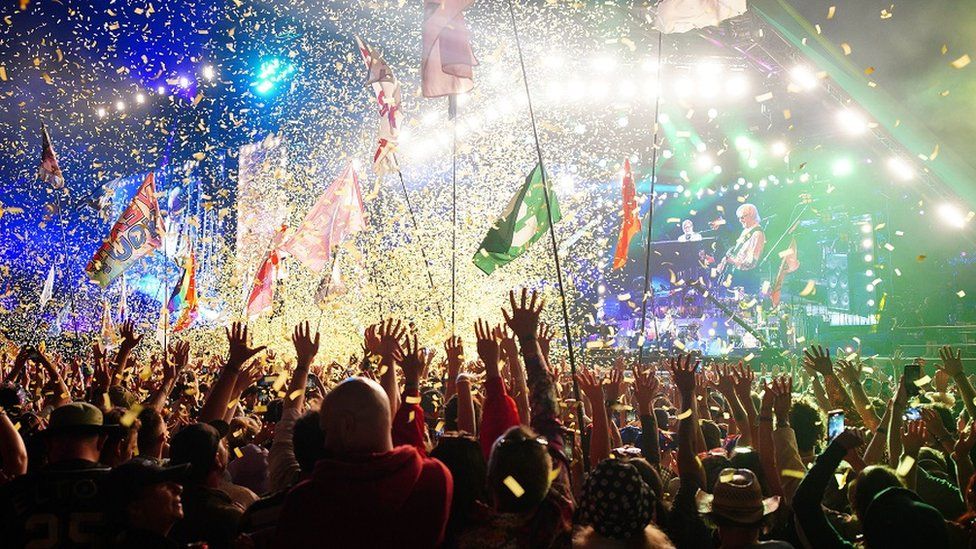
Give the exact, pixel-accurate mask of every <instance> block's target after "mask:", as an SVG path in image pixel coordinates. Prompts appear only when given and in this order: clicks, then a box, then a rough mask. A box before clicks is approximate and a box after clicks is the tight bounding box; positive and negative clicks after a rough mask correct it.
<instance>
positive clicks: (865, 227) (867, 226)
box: [861, 223, 873, 234]
mask: <svg viewBox="0 0 976 549" xmlns="http://www.w3.org/2000/svg"><path fill="white" fill-rule="evenodd" d="M872 230H873V229H871V224H870V223H862V224H861V232H862V233H864V234H871V231H872Z"/></svg>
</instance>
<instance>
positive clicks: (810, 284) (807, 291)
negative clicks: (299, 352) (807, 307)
mask: <svg viewBox="0 0 976 549" xmlns="http://www.w3.org/2000/svg"><path fill="white" fill-rule="evenodd" d="M816 292H817V281H816V280H808V281H807V285H806V286H805V287H804V288H803V290H801V291H800V297H806V296H808V295H815V294H816Z"/></svg>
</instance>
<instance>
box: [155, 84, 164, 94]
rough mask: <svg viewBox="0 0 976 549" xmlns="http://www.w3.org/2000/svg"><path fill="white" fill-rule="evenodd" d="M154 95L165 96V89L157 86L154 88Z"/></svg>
mask: <svg viewBox="0 0 976 549" xmlns="http://www.w3.org/2000/svg"><path fill="white" fill-rule="evenodd" d="M156 93H157V94H159V95H166V88H165V87H163V86H158V87H157V88H156Z"/></svg>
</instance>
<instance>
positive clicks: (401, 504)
mask: <svg viewBox="0 0 976 549" xmlns="http://www.w3.org/2000/svg"><path fill="white" fill-rule="evenodd" d="M406 355H407V358H406V359H405V360H404V366H405V367H404V377H405V380H406V390H405V391H404V398H403V402H404V405H403V406H401V407H400V409H399V410H398V411H397V417H396V420H395V421H396V422H397V423H398V424H399V423H404V424H406V425H405V426H407V427H408V428H407V429H403V428H401V429H397V432H398V433H403V432H406V433H408V435H407V436H403V435H399V434H398V436H397V438H398V439H401V440H404V439H406V440H404V442H408V444H404V445H402V446H397V447H394V446H393V440H394V436H393V425H392V423H393V421H392V420H391V417H390V401H389V399H388V398H387V395H386V393H385V392H384V390H383V388H382V387H380V385H379V384H377V383H376V382H374V381H371V380H369V379H366V378H360V377H353V378H349V379H347V380H345V381H343V382H342V383H340V384H339V385H338V386H336V388H335V389H333V390H332V391H331V392H330V393H329V394H328V395H326V397H325V399H324V400H323V402H322V408H321V417H322V430H323V431H324V432H325V454H326V456H327V457H326V458H324V459H322V460H320V461H319V462H318V463H317V464H316V465H315V470H314V472H313V473H312V476H311V478H309V479H308V480H306V481H303V482H301V483H300V484H298V485H297V486H295V488H294V489H292V491H291V492H290V493H289V494H288V497H287V499H286V500H285V506H284V509H283V510H282V513H281V520H280V521H279V523H278V529H277V532H276V534H275V540H274V545H275V546H276V547H437V546H438V545H439V544H440V543H441V542H442V540H443V538H444V528H445V525H446V524H447V519H448V514H449V512H450V509H451V496H452V491H453V480H452V478H451V473H450V472H449V471H448V469H447V467H445V466H444V464H443V463H441V462H440V461H437V460H436V459H432V458H428V457H426V455H425V453H424V452H423V440H422V439H420V440H418V439H417V438H416V434H418V433H421V432H422V431H421V430H420V429H419V428H417V427H416V426H423V425H424V420H423V411H422V410H421V408H420V406H419V405H418V404H417V403H415V401H417V402H419V400H420V399H419V397H417V396H416V393H417V383H418V381H419V377H420V373H421V372H420V368H417V367H413V365H412V362H413V361H412V360H410V358H412V357H411V353H409V352H408V353H406ZM414 355H415V353H414ZM411 397H413V398H411ZM411 427H412V428H411Z"/></svg>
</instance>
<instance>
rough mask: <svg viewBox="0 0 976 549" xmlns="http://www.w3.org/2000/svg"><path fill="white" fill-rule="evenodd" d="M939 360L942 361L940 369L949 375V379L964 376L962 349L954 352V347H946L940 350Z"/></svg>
mask: <svg viewBox="0 0 976 549" xmlns="http://www.w3.org/2000/svg"><path fill="white" fill-rule="evenodd" d="M939 358H941V359H942V365H941V366H940V369H942V370H943V371H945V373H947V374H949V377H957V376H960V375H962V350H961V349H956V350H955V352H953V349H952V347H950V346H948V345H946V346H944V347H942V348H941V349H939Z"/></svg>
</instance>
